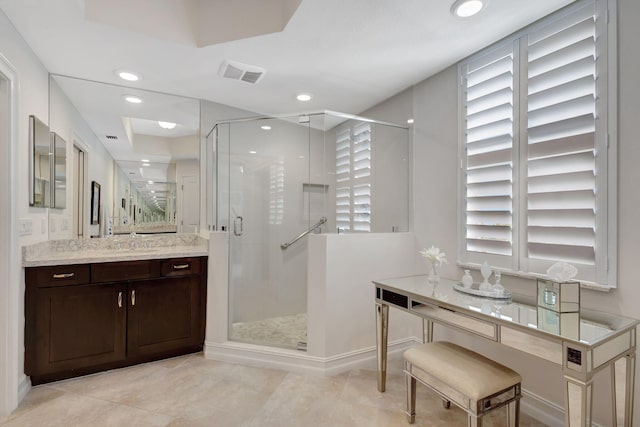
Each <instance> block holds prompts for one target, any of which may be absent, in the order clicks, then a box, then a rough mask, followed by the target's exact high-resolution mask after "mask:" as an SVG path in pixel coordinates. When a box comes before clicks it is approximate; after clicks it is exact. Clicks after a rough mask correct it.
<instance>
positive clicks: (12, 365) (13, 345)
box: [0, 54, 28, 416]
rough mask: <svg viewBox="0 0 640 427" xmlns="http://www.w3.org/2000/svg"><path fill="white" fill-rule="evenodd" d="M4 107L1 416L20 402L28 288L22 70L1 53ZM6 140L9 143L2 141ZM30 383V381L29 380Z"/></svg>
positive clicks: (0, 231)
mask: <svg viewBox="0 0 640 427" xmlns="http://www.w3.org/2000/svg"><path fill="white" fill-rule="evenodd" d="M0 86H2V87H1V88H0V92H2V93H1V94H0V99H1V102H2V105H1V106H0V108H1V109H3V110H5V109H6V112H7V113H8V114H7V115H6V116H5V117H7V122H6V128H7V131H6V133H5V134H4V135H0V218H3V220H2V221H0V236H2V238H1V239H0V349H3V350H0V416H4V415H8V414H10V413H11V412H12V411H13V410H14V409H15V408H16V407H17V406H18V401H19V397H20V396H19V394H22V395H24V394H26V392H27V390H28V387H23V390H20V391H19V383H18V377H19V374H20V372H21V369H20V367H19V366H18V360H19V351H20V348H19V347H20V346H19V345H18V330H19V327H20V325H21V323H20V321H19V320H20V319H19V307H20V306H21V305H22V304H23V302H22V300H21V298H20V296H21V295H22V293H21V292H20V291H21V290H22V289H23V288H24V280H23V279H22V278H21V273H22V268H21V265H22V263H21V260H20V256H19V253H20V245H19V242H18V236H17V230H18V221H17V217H18V215H17V206H18V203H16V199H17V200H22V198H20V196H16V197H15V198H13V197H12V194H15V192H12V189H13V188H14V187H15V188H18V187H20V185H19V182H18V179H17V170H18V164H19V162H18V151H19V137H18V133H19V132H18V130H19V123H18V89H19V81H18V72H17V71H16V68H15V67H14V66H13V65H12V64H11V63H10V61H9V60H8V59H7V58H6V57H5V56H4V55H2V54H0ZM2 140H6V143H2ZM25 384H26V383H25Z"/></svg>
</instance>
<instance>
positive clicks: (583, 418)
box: [564, 375, 593, 427]
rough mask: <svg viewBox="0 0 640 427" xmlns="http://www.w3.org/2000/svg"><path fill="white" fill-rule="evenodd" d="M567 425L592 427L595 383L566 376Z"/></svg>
mask: <svg viewBox="0 0 640 427" xmlns="http://www.w3.org/2000/svg"><path fill="white" fill-rule="evenodd" d="M564 380H565V381H564V384H565V390H564V402H565V416H564V417H565V425H566V426H568V427H590V426H591V412H592V406H593V405H592V404H593V383H592V382H591V381H588V382H582V381H580V380H578V379H575V378H571V377H569V376H566V375H565V377H564Z"/></svg>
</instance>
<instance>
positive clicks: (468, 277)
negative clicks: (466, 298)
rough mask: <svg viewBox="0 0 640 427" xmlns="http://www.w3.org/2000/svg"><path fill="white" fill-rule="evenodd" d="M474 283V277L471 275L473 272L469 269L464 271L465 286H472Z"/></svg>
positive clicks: (463, 283)
mask: <svg viewBox="0 0 640 427" xmlns="http://www.w3.org/2000/svg"><path fill="white" fill-rule="evenodd" d="M471 285H473V277H471V273H469V270H465V271H464V275H463V276H462V286H464V287H465V288H470V287H471Z"/></svg>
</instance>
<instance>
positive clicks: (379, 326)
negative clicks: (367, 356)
mask: <svg viewBox="0 0 640 427" xmlns="http://www.w3.org/2000/svg"><path fill="white" fill-rule="evenodd" d="M388 328H389V306H388V305H386V304H380V303H376V350H377V357H378V391H379V392H381V393H382V392H384V390H385V388H386V383H387V343H388V338H389V329H388Z"/></svg>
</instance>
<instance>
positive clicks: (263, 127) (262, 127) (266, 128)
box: [260, 125, 271, 130]
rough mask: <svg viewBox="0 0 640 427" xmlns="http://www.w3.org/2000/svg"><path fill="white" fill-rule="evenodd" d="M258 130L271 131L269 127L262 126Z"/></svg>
mask: <svg viewBox="0 0 640 427" xmlns="http://www.w3.org/2000/svg"><path fill="white" fill-rule="evenodd" d="M260 129H262V130H271V126H268V125H263V126H260Z"/></svg>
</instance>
